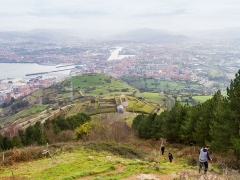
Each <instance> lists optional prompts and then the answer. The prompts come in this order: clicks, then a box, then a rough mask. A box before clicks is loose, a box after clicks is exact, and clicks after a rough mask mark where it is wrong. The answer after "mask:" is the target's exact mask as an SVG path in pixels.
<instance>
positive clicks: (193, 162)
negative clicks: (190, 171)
mask: <svg viewBox="0 0 240 180" xmlns="http://www.w3.org/2000/svg"><path fill="white" fill-rule="evenodd" d="M197 164H198V160H197V159H196V158H194V157H192V156H190V157H188V159H187V165H189V166H197Z"/></svg>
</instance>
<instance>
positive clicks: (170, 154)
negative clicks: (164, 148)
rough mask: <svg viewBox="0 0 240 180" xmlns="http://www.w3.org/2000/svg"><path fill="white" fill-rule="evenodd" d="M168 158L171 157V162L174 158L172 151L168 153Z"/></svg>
mask: <svg viewBox="0 0 240 180" xmlns="http://www.w3.org/2000/svg"><path fill="white" fill-rule="evenodd" d="M168 158H169V161H170V163H171V162H172V160H173V155H172V153H168Z"/></svg>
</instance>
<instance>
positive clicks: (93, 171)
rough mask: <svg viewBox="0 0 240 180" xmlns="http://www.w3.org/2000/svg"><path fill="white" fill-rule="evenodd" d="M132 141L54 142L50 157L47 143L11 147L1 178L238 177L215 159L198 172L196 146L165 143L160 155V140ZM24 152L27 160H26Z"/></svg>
mask: <svg viewBox="0 0 240 180" xmlns="http://www.w3.org/2000/svg"><path fill="white" fill-rule="evenodd" d="M134 144H135V145H133V144H124V143H120V144H119V143H118V144H117V143H113V142H86V143H82V142H80V143H76V142H75V143H61V144H54V145H51V146H50V147H49V149H48V150H49V151H50V153H51V157H50V156H48V155H44V154H41V151H42V150H43V149H46V147H45V148H40V147H29V148H25V149H14V150H13V151H12V153H13V154H12V153H11V151H7V152H6V153H5V154H6V158H5V162H4V164H5V166H0V167H1V168H0V179H1V180H3V179H18V180H23V179H25V180H28V179H33V180H35V179H36V180H45V179H48V180H55V179H59V180H62V179H69V180H71V179H77V180H81V179H82V180H90V179H92V180H94V179H100V180H110V179H116V180H118V179H123V180H145V179H155V180H161V179H164V180H173V179H175V180H178V179H179V180H181V179H192V180H198V179H209V180H210V179H222V180H225V179H232V180H237V179H238V177H239V176H238V173H234V172H232V171H230V170H227V169H225V170H226V173H228V174H225V173H223V172H221V169H220V168H219V167H218V163H217V162H215V163H210V167H209V173H208V174H207V175H203V174H198V170H197V164H196V162H197V161H196V157H197V150H195V147H191V148H190V147H186V146H180V145H178V146H172V145H166V153H165V154H164V155H160V154H159V152H158V151H159V142H154V141H141V142H140V141H139V142H138V143H137V144H136V142H135V143H134ZM137 146H138V147H137ZM140 147H141V148H140ZM168 152H171V153H173V155H174V160H173V162H172V163H170V162H169V160H168V157H167V154H168ZM10 154H12V155H11V156H10ZM185 154H188V156H186V155H185ZM27 156H28V159H29V160H26V157H27ZM31 158H35V160H33V159H31ZM19 161H20V162H19ZM8 163H10V164H8ZM222 173H223V174H222Z"/></svg>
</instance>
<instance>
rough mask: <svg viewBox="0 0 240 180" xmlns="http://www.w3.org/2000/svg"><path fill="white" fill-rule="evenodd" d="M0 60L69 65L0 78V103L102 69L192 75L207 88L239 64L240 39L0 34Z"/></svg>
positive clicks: (225, 79)
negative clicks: (59, 71) (63, 71)
mask: <svg viewBox="0 0 240 180" xmlns="http://www.w3.org/2000/svg"><path fill="white" fill-rule="evenodd" d="M0 63H38V64H39V65H45V66H50V65H60V64H62V65H67V64H71V65H73V66H74V68H72V69H71V72H70V73H69V75H68V76H64V77H63V76H55V77H50V78H42V74H41V72H38V73H39V74H38V76H34V77H31V76H25V77H16V78H8V79H1V77H0V79H1V80H0V103H2V102H5V101H9V100H10V99H11V98H12V97H14V98H19V97H23V96H26V95H28V94H30V93H32V92H34V91H36V90H38V89H40V88H44V87H48V86H50V85H52V84H55V83H57V82H61V81H63V80H64V79H66V78H68V77H70V76H74V75H77V74H84V73H106V74H109V75H111V76H114V77H116V78H119V79H121V78H123V77H124V76H126V75H131V76H139V77H144V78H147V79H149V78H152V79H158V80H171V81H194V82H197V83H198V84H200V85H202V86H203V87H205V88H206V89H207V90H208V92H209V93H214V92H215V91H216V90H218V89H220V90H226V87H227V86H228V85H229V83H230V80H231V79H233V78H234V74H235V73H236V72H237V71H238V69H239V68H240V44H239V43H238V42H237V41H234V40H229V39H226V40H221V39H211V40H208V39H185V40H183V41H181V42H164V43H161V42H160V43H157V42H155V41H154V42H148V43H145V42H142V41H139V42H134V41H131V42H127V41H110V40H108V41H106V40H98V41H94V40H89V41H88V40H79V39H73V38H71V39H69V40H68V41H63V40H59V41H58V40H46V41H37V42H35V41H33V40H29V39H25V38H15V39H11V40H6V38H2V39H0Z"/></svg>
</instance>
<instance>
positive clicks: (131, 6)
mask: <svg viewBox="0 0 240 180" xmlns="http://www.w3.org/2000/svg"><path fill="white" fill-rule="evenodd" d="M225 27H240V1H239V0H118V1H117V0H1V2H0V30H31V29H71V28H74V29H88V30H91V29H92V30H114V31H115V30H118V31H120V30H128V29H136V28H154V29H164V30H170V31H178V30H185V29H188V30H205V29H219V28H225Z"/></svg>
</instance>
